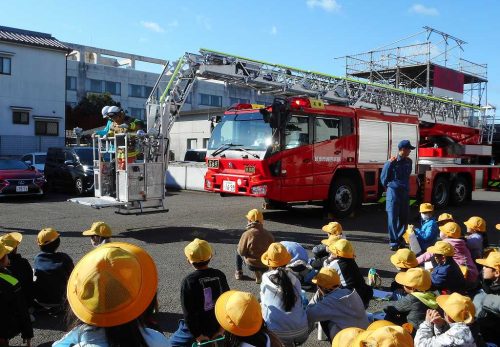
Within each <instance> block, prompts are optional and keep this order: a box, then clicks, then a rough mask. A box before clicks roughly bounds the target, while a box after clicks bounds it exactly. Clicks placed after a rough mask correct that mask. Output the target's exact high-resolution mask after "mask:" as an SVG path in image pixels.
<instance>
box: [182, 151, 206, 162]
mask: <svg viewBox="0 0 500 347" xmlns="http://www.w3.org/2000/svg"><path fill="white" fill-rule="evenodd" d="M206 156H207V149H206V148H201V149H188V150H187V151H186V154H185V155H184V161H196V162H203V163H204V162H205V157H206Z"/></svg>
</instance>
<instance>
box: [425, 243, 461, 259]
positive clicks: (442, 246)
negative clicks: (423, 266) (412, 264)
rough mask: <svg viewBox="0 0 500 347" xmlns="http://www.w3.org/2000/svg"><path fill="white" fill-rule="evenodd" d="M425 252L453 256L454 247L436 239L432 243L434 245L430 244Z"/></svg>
mask: <svg viewBox="0 0 500 347" xmlns="http://www.w3.org/2000/svg"><path fill="white" fill-rule="evenodd" d="M427 252H429V253H432V254H441V255H444V256H446V257H453V255H454V254H455V249H454V248H453V246H452V245H451V244H449V243H448V242H445V241H438V242H436V243H435V244H434V246H430V247H429V248H427Z"/></svg>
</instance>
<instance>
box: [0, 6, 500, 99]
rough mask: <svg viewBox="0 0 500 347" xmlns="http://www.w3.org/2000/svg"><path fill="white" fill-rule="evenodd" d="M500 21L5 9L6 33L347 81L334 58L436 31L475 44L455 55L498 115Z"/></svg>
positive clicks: (361, 10) (249, 10) (154, 9)
mask: <svg viewBox="0 0 500 347" xmlns="http://www.w3.org/2000/svg"><path fill="white" fill-rule="evenodd" d="M499 17H500V1H496V0H477V1H470V0H469V1H465V0H441V1H424V0H416V1H406V0H394V1H389V0H378V1H375V0H363V1H362V0H255V1H251V0H247V1H240V0H198V1H197V0H183V1H173V0H142V1H132V0H121V1H116V0H106V1H104V0H101V1H95V0H85V1H71V2H70V1H60V0H43V1H40V0H37V1H34V0H23V1H12V0H10V1H7V0H0V25H3V26H10V27H15V28H21V29H27V30H34V31H40V32H46V33H50V34H52V35H53V36H54V37H56V38H57V39H59V40H61V41H66V42H72V43H77V44H83V45H89V46H95V47H100V48H106V49H111V50H117V51H123V52H128V53H135V54H139V55H145V56H150V57H155V58H161V59H166V60H175V59H177V58H178V57H180V56H181V55H182V54H183V53H184V52H196V51H197V50H198V49H199V48H202V47H203V48H210V49H214V50H218V51H222V52H228V53H233V54H236V55H240V56H245V57H249V58H253V59H258V60H264V61H267V62H271V63H279V64H284V65H289V66H293V67H298V68H302V69H306V70H312V71H320V72H325V73H329V74H335V75H341V76H343V75H344V74H345V60H343V59H335V58H338V57H342V56H346V55H352V54H356V53H361V52H367V51H370V50H373V49H377V48H379V47H382V46H386V45H388V44H390V43H393V42H395V41H398V40H400V39H402V38H405V37H410V36H411V38H409V39H408V40H405V41H401V42H399V45H409V44H416V43H422V42H424V41H425V40H426V39H427V35H426V34H421V35H417V36H412V35H414V34H417V33H419V32H422V31H423V29H422V27H423V26H430V27H432V28H435V29H438V30H440V31H443V32H446V33H448V34H450V35H453V36H455V37H458V38H460V39H462V40H463V41H466V42H467V44H465V45H464V52H460V50H459V49H458V48H456V49H454V50H452V52H451V53H452V56H453V55H455V56H458V55H461V57H463V58H464V59H467V60H469V61H472V62H476V63H481V64H488V78H489V84H488V102H489V103H492V104H494V105H497V106H500V60H499V58H498V57H499V56H500V43H499V41H498V39H497V38H498V35H499V33H500V20H499V19H500V18H499ZM433 40H436V41H438V42H439V41H441V40H440V38H439V37H435V38H434V39H433Z"/></svg>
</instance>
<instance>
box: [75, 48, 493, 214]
mask: <svg viewBox="0 0 500 347" xmlns="http://www.w3.org/2000/svg"><path fill="white" fill-rule="evenodd" d="M199 79H206V80H217V81H222V82H225V83H227V84H231V85H235V86H241V87H245V88H252V89H255V90H257V91H258V93H261V94H270V95H273V96H280V97H287V96H309V97H314V98H318V99H321V100H323V101H324V102H327V103H332V104H340V105H345V106H351V107H357V108H368V109H374V110H380V111H384V112H388V113H390V114H392V115H394V116H397V115H399V114H407V115H408V114H409V115H416V116H418V118H419V119H420V121H422V122H428V123H445V124H450V125H458V126H463V127H473V128H475V129H477V130H478V131H480V133H481V135H482V136H481V138H483V139H487V140H489V141H491V138H492V131H493V127H492V126H491V118H492V117H493V118H494V117H495V116H494V115H492V112H494V109H493V110H492V109H491V108H490V109H486V108H484V107H483V108H481V107H480V106H478V105H473V104H469V103H465V102H460V101H454V100H449V99H445V98H440V97H436V96H430V95H424V94H418V93H414V92H411V91H406V90H402V89H398V88H394V87H392V86H389V85H382V84H376V83H370V82H365V81H362V80H357V79H352V78H347V77H338V76H334V75H329V74H324V73H320V72H314V71H307V70H302V69H298V68H293V67H289V66H285V65H281V64H273V63H267V62H264V61H260V60H254V59H249V58H244V57H240V56H237V55H232V54H227V53H222V52H218V51H213V50H209V49H200V50H199V52H198V53H185V54H184V55H183V56H182V57H180V58H179V59H178V60H177V61H173V62H167V64H166V65H165V66H164V69H163V71H162V73H161V74H160V76H159V78H158V80H157V82H156V84H155V86H154V87H153V90H152V92H151V94H150V96H149V98H148V99H147V102H146V113H147V132H146V134H144V135H142V136H137V137H136V139H135V140H136V142H137V143H138V148H139V149H140V150H141V152H142V153H143V156H142V158H143V159H141V160H137V161H136V162H135V163H127V164H126V165H125V168H124V170H115V171H116V172H113V173H112V174H111V176H113V175H115V176H116V177H114V179H113V177H111V179H109V178H110V177H107V178H108V180H107V181H108V184H107V185H108V186H109V181H111V185H113V184H114V185H115V189H103V186H104V185H103V183H104V182H105V181H106V179H105V176H106V174H105V173H104V172H110V171H112V170H109V167H108V168H106V164H103V158H104V162H106V159H105V157H106V154H112V152H113V150H114V149H115V148H119V147H120V146H121V148H123V149H124V150H125V151H126V150H127V145H126V144H127V141H128V140H129V139H128V138H127V137H129V136H131V135H128V134H125V135H123V136H124V137H125V138H121V139H120V138H119V136H115V138H111V139H110V138H106V139H103V138H101V137H96V138H94V146H95V147H96V148H97V149H98V151H97V153H96V158H95V162H94V164H95V165H94V170H95V182H96V183H95V192H96V193H95V197H88V198H75V199H71V201H72V202H77V203H81V204H84V205H89V206H92V207H94V208H102V207H111V206H114V207H117V208H118V211H117V212H119V213H126V214H128V213H143V212H147V211H166V209H165V207H164V200H165V189H164V183H165V175H166V172H167V169H168V160H169V155H168V154H169V147H170V137H169V134H170V131H171V129H172V127H173V125H174V123H175V121H176V119H177V118H178V117H179V114H180V111H181V109H182V107H183V105H184V102H185V101H186V99H187V97H188V95H189V93H190V92H191V89H192V87H193V85H194V83H196V81H197V80H199ZM110 156H111V157H112V158H111V160H108V161H110V162H111V163H112V162H113V161H116V158H115V157H114V156H113V155H110ZM110 166H112V165H110ZM115 167H116V165H115ZM103 168H104V170H103ZM103 171H104V172H103ZM108 176H109V175H108ZM113 182H114V183H113ZM111 188H113V187H111ZM110 191H114V194H110V193H109V192H110Z"/></svg>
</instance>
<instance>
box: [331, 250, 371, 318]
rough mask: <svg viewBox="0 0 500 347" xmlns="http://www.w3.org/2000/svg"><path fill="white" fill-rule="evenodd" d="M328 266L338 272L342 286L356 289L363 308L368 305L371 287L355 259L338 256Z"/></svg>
mask: <svg viewBox="0 0 500 347" xmlns="http://www.w3.org/2000/svg"><path fill="white" fill-rule="evenodd" d="M329 266H330V267H331V268H333V269H334V270H335V271H337V273H338V274H339V276H340V282H341V284H342V286H343V287H346V288H349V289H356V292H358V294H359V296H360V297H361V300H363V304H364V305H365V308H366V307H368V304H369V303H370V299H371V298H372V297H373V288H372V287H370V286H369V285H367V284H366V282H365V279H364V277H363V275H362V274H361V271H360V270H359V267H358V264H356V261H354V259H349V258H340V257H339V258H337V259H335V260H334V261H332V262H331V263H330V265H329Z"/></svg>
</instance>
